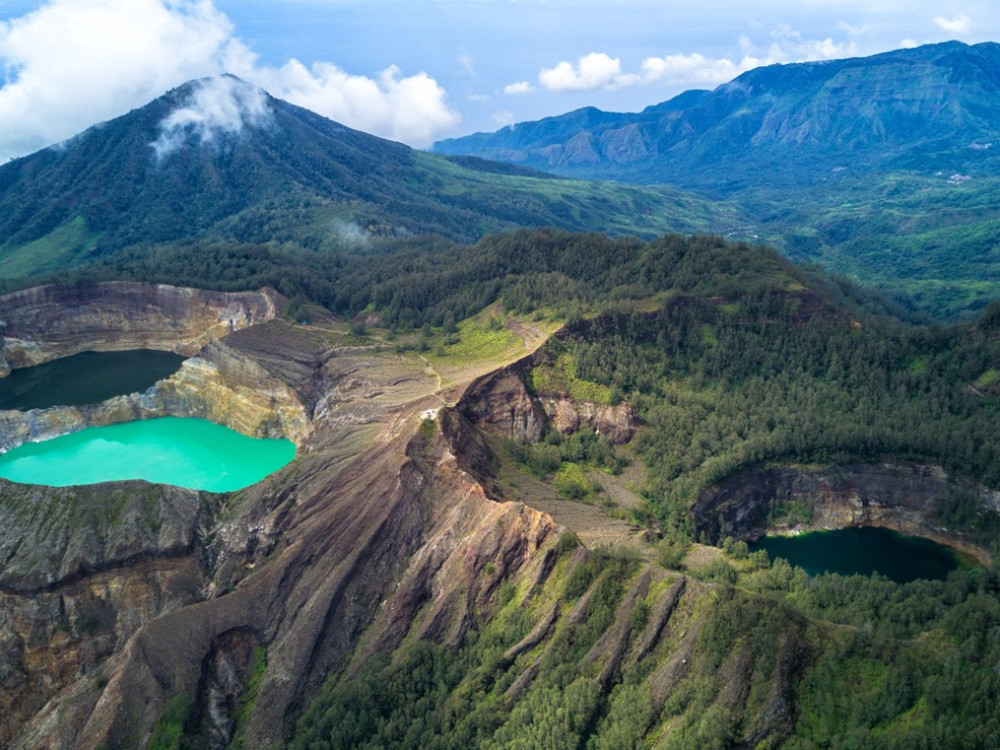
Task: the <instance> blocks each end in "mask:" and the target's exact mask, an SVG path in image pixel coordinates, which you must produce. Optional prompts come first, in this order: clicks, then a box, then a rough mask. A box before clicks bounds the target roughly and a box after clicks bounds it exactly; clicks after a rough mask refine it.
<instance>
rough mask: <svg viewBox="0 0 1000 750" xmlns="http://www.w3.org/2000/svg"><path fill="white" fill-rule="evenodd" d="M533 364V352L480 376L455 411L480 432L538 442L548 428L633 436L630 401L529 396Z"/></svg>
mask: <svg viewBox="0 0 1000 750" xmlns="http://www.w3.org/2000/svg"><path fill="white" fill-rule="evenodd" d="M535 364H537V357H536V356H534V355H533V356H531V357H528V358H525V359H523V360H521V361H519V362H515V363H514V364H512V365H510V366H508V367H505V368H503V369H500V370H497V371H496V372H494V373H490V374H489V375H486V376H484V377H482V378H480V379H479V380H477V381H476V382H475V383H473V384H472V386H470V388H469V389H468V391H466V393H465V395H464V397H463V398H462V401H461V403H460V404H459V409H460V410H461V411H462V413H463V414H465V416H466V417H468V418H469V419H470V420H471V421H472V422H473V423H475V424H476V425H477V426H479V427H480V428H481V429H482V430H483V431H485V432H487V433H489V434H491V435H496V436H498V437H503V438H508V439H511V440H516V441H519V442H526V443H537V442H538V441H539V440H540V439H541V437H542V435H543V433H544V431H545V428H546V427H551V428H552V429H554V430H557V431H558V432H561V433H563V434H565V435H570V434H572V433H574V432H576V431H577V430H581V429H587V430H591V431H592V432H596V433H597V434H598V435H603V436H604V437H605V438H607V439H608V441H609V442H611V443H612V444H613V445H622V444H624V443H627V442H628V441H629V440H631V439H632V436H633V435H635V432H636V430H637V429H638V427H639V419H638V416H637V415H636V413H635V409H634V408H633V407H632V406H631V405H630V404H627V403H624V402H622V403H620V404H616V405H611V404H596V403H593V402H590V401H578V400H575V399H572V398H569V397H568V396H567V395H566V394H564V393H541V394H535V395H532V394H531V393H530V392H529V391H528V388H527V386H526V385H525V380H524V375H525V372H526V371H527V370H528V369H529V368H531V367H532V366H533V365H535Z"/></svg>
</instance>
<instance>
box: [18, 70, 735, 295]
mask: <svg viewBox="0 0 1000 750" xmlns="http://www.w3.org/2000/svg"><path fill="white" fill-rule="evenodd" d="M205 92H209V93H210V94H211V96H213V97H228V100H229V102H230V104H232V106H233V107H234V108H235V110H236V111H238V112H240V113H241V114H240V118H241V119H240V120H239V121H238V122H222V123H220V124H219V126H218V128H217V130H218V132H216V131H213V130H211V129H208V130H207V131H206V132H202V130H204V126H199V125H191V126H185V127H177V128H173V129H170V128H169V127H168V126H167V125H165V123H170V122H171V120H170V118H171V117H173V116H174V115H175V114H176V113H178V112H181V113H184V112H188V111H189V110H191V109H192V108H197V107H198V106H199V102H200V101H201V99H200V98H199V97H201V96H205V95H206V94H205ZM241 108H242V109H241ZM168 135H169V138H168V137H167V136H168ZM165 138H166V139H167V140H166V141H164V140H163V139H165ZM162 142H166V143H169V144H170V148H169V149H166V150H164V151H163V152H162V153H161V152H159V151H157V148H155V147H154V146H155V145H156V144H158V143H162ZM734 217H735V214H734V212H733V211H732V210H730V209H726V208H725V207H721V208H720V207H719V206H718V205H717V204H714V203H712V202H710V201H706V200H704V199H702V198H697V197H695V196H693V195H691V194H689V193H685V192H684V191H681V190H676V189H672V188H639V187H626V186H620V185H613V184H591V183H583V182H577V181H571V180H566V179H558V178H555V177H553V176H551V175H545V174H541V173H538V172H534V171H531V170H526V169H521V168H516V167H509V166H502V165H497V164H494V163H489V162H484V161H482V160H480V159H472V158H452V157H441V156H434V155H429V154H425V153H421V152H417V151H414V150H412V149H410V148H408V147H406V146H404V145H402V144H399V143H393V142H390V141H385V140H382V139H380V138H376V137H374V136H370V135H367V134H365V133H361V132H358V131H354V130H351V129H349V128H345V127H343V126H341V125H338V124H337V123H334V122H331V121H329V120H326V119H324V118H322V117H320V116H318V115H315V114H313V113H311V112H309V111H307V110H304V109H300V108H298V107H294V106H292V105H290V104H287V103H285V102H282V101H279V100H276V99H273V98H271V97H269V96H267V95H266V94H265V93H264V92H262V91H259V90H257V89H254V88H252V87H250V86H248V85H247V84H244V83H243V82H241V81H238V80H237V79H233V78H221V79H206V80H205V81H200V82H193V83H190V84H187V85H186V86H183V87H181V88H179V89H176V90H174V91H171V92H169V93H167V94H166V95H164V96H163V97H161V98H159V99H157V100H156V101H154V102H152V103H150V104H148V105H146V106H145V107H142V108H140V109H137V110H135V111H133V112H130V113H129V114H127V115H124V116H122V117H120V118H118V119H116V120H113V121H111V122H108V123H104V124H102V125H99V126H97V127H94V128H91V129H90V130H88V131H86V132H85V133H82V134H80V135H79V136H77V137H75V138H73V139H71V140H70V141H68V142H66V143H64V144H61V145H60V146H58V147H53V148H50V149H46V150H44V151H40V152H38V153H36V154H33V155H31V156H28V157H25V158H23V159H19V160H16V161H14V162H10V163H8V164H6V165H4V166H3V167H0V240H2V241H0V277H4V278H15V277H21V276H26V275H31V274H34V273H38V272H46V271H55V270H62V269H65V268H67V267H73V266H77V265H83V264H87V263H90V262H92V261H94V260H95V259H99V258H102V257H105V256H106V255H107V254H108V253H112V252H115V251H118V250H121V249H123V248H129V247H137V246H142V247H146V248H149V247H155V246H159V245H162V244H164V243H172V244H176V243H191V242H202V241H223V242H239V243H271V244H273V245H275V246H279V245H283V246H289V247H299V248H307V249H312V250H319V251H325V250H339V249H343V248H345V247H355V246H360V245H365V244H367V243H371V242H379V241H382V240H385V239H391V238H395V237H407V236H413V235H424V234H437V235H441V236H443V237H447V238H450V239H453V240H457V241H474V240H475V239H477V238H478V237H481V236H482V235H484V234H486V233H488V232H491V231H497V230H501V229H512V228H516V227H520V226H543V225H551V226H558V227H563V228H567V229H575V230H586V231H604V232H610V233H613V234H633V233H634V234H639V235H643V236H654V235H656V234H659V233H662V232H665V231H681V232H690V231H719V232H721V231H725V230H726V229H727V227H729V226H731V225H733V224H734V223H738V221H737V220H736V219H735V218H734Z"/></svg>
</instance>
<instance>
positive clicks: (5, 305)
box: [0, 282, 279, 375]
mask: <svg viewBox="0 0 1000 750" xmlns="http://www.w3.org/2000/svg"><path fill="white" fill-rule="evenodd" d="M278 304H279V303H278V297H277V295H276V294H275V293H274V292H271V291H268V290H262V291H260V292H240V293H225V292H207V291H202V290H198V289H185V288H181V287H172V286H166V285H163V284H160V285H153V284H139V283H133V282H105V283H101V284H74V285H50V286H43V287H35V288H33V289H25V290H23V291H20V292H14V293H13V294H8V295H4V296H3V297H0V335H2V336H3V349H2V353H0V374H3V375H6V374H7V373H9V372H10V370H12V369H15V368H18V367H30V366H32V365H37V364H41V363H42V362H47V361H49V360H52V359H58V358H59V357H68V356H70V355H73V354H79V353H80V352H84V351H122V350H127V349H160V350H167V351H173V352H177V353H178V354H185V355H188V356H191V355H194V354H196V353H197V352H198V351H199V350H201V348H202V347H203V346H205V345H206V344H208V343H209V342H211V341H214V340H216V339H218V338H221V337H222V336H225V335H226V334H229V333H232V332H233V331H237V330H240V329H243V328H246V327H248V326H251V325H255V324H257V323H261V322H264V321H267V320H272V319H274V318H275V317H276V315H277V313H278Z"/></svg>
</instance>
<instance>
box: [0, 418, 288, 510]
mask: <svg viewBox="0 0 1000 750" xmlns="http://www.w3.org/2000/svg"><path fill="white" fill-rule="evenodd" d="M294 458H295V445H294V444H293V443H292V442H290V441H288V440H263V439H258V438H251V437H247V436H245V435H241V434H240V433H238V432H236V431H234V430H230V429H229V428H227V427H222V426H220V425H217V424H213V423H212V422H208V421H206V420H204V419H182V418H179V417H163V418H161V419H147V420H141V421H138V422H126V423H124V424H116V425H110V426H107V427H89V428H87V429H86V430H82V431H80V432H76V433H73V434H71V435H63V436H62V437H57V438H53V439H52V440H45V441H43V442H39V443H25V444H24V445H21V446H19V447H17V448H14V449H13V450H9V451H7V452H6V453H4V454H3V455H0V477H3V478H4V479H10V480H11V481H14V482H21V483H23V484H44V485H48V486H50V487H67V486H70V485H78V484H96V483H98V482H112V481H116V480H121V479H145V480H146V481H148V482H156V483H159V484H173V485H176V486H178V487H190V488H192V489H196V490H209V491H211V492H228V491H231V490H238V489H240V488H242V487H247V486H249V485H251V484H255V483H257V482H259V481H260V480H261V479H263V478H264V477H266V476H267V475H268V474H271V473H272V472H275V471H277V470H278V469H280V468H281V467H283V466H285V465H286V464H288V463H290V462H291V461H292V460H293V459H294Z"/></svg>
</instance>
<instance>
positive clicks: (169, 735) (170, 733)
mask: <svg viewBox="0 0 1000 750" xmlns="http://www.w3.org/2000/svg"><path fill="white" fill-rule="evenodd" d="M192 708H194V701H193V700H192V699H191V697H190V696H187V695H182V694H178V695H175V696H173V697H172V698H170V699H169V700H168V701H167V703H166V705H164V706H163V710H162V711H161V712H160V716H159V718H157V720H156V726H155V727H154V728H153V735H152V737H150V739H149V744H148V745H147V746H146V747H148V748H149V750H179V748H180V747H181V740H183V739H184V729H185V725H186V724H187V722H188V719H190V717H191V709H192Z"/></svg>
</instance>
